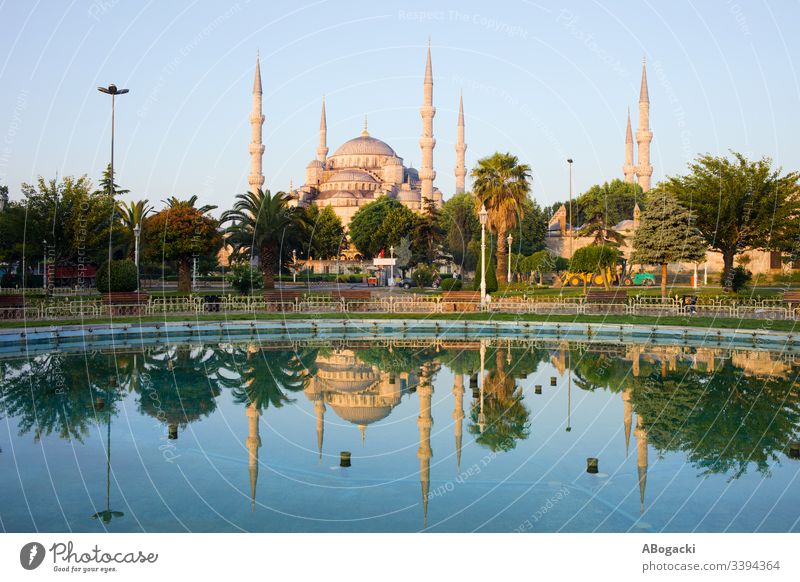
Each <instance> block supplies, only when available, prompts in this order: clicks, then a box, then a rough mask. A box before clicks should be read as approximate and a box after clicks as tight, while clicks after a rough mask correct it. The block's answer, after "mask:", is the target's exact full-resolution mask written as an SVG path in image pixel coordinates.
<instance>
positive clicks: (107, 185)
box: [95, 164, 130, 198]
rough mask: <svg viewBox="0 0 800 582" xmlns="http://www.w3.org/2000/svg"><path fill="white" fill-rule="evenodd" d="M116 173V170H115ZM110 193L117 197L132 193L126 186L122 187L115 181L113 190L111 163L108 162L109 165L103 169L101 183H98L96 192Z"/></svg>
mask: <svg viewBox="0 0 800 582" xmlns="http://www.w3.org/2000/svg"><path fill="white" fill-rule="evenodd" d="M114 174H116V172H114ZM114 180H116V176H115V177H114ZM109 193H110V194H111V195H112V197H114V198H116V196H117V195H119V194H123V195H124V194H128V193H130V190H126V189H124V188H120V187H119V185H118V184H117V183H116V182H114V184H113V190H112V184H111V164H108V166H106V169H105V170H103V175H102V177H101V178H100V184H98V186H97V190H96V191H95V194H109Z"/></svg>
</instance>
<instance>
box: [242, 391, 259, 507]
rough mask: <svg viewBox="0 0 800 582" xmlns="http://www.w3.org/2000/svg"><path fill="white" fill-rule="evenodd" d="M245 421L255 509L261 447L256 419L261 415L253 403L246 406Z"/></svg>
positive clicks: (252, 497) (251, 491) (251, 496)
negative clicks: (246, 422) (246, 423)
mask: <svg viewBox="0 0 800 582" xmlns="http://www.w3.org/2000/svg"><path fill="white" fill-rule="evenodd" d="M246 414H247V421H248V429H249V430H248V434H247V442H246V444H247V450H248V452H249V454H248V458H249V465H250V499H251V509H252V511H255V510H256V482H257V481H258V449H259V448H261V436H260V435H259V434H258V429H259V427H258V420H259V418H260V417H261V411H260V410H259V409H258V408H257V407H256V405H255V404H253V403H250V405H248V407H247V411H246Z"/></svg>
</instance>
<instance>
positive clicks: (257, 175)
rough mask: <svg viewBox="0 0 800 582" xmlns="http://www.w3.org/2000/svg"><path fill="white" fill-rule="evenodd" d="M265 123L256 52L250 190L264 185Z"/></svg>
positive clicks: (248, 181)
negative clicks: (263, 130) (262, 129)
mask: <svg viewBox="0 0 800 582" xmlns="http://www.w3.org/2000/svg"><path fill="white" fill-rule="evenodd" d="M263 125H264V116H263V115H262V113H261V63H260V61H259V58H258V53H256V76H255V79H254V80H253V112H252V113H251V114H250V127H251V128H252V131H253V135H252V141H251V142H250V148H249V149H250V176H248V178H247V183H248V184H250V191H251V192H255V191H256V190H259V189H261V188H262V187H263V186H264V174H263V173H262V168H261V162H262V159H263V157H264V144H262V143H261V128H262V126H263Z"/></svg>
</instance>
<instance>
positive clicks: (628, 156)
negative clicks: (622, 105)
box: [622, 107, 633, 184]
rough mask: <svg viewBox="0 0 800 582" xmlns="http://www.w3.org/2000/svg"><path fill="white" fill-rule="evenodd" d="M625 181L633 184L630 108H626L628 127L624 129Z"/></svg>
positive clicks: (623, 168)
mask: <svg viewBox="0 0 800 582" xmlns="http://www.w3.org/2000/svg"><path fill="white" fill-rule="evenodd" d="M622 171H623V173H624V174H625V181H626V182H627V183H628V184H633V132H632V131H631V109H630V107H629V108H628V127H627V128H626V129H625V165H624V166H622Z"/></svg>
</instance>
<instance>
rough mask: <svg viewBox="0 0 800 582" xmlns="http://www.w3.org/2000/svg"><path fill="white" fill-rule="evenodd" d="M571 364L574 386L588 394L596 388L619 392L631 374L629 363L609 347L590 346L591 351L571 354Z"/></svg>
mask: <svg viewBox="0 0 800 582" xmlns="http://www.w3.org/2000/svg"><path fill="white" fill-rule="evenodd" d="M615 352H616V353H615ZM572 362H573V375H574V378H575V385H576V386H577V387H578V388H580V389H581V390H586V391H589V392H593V391H595V390H597V389H598V388H600V389H603V388H608V389H609V390H610V391H611V392H620V391H622V390H623V389H624V388H625V382H626V381H627V378H628V376H629V375H630V373H631V365H630V362H628V361H626V360H624V359H622V358H621V357H620V354H619V353H618V350H615V349H613V348H612V347H611V346H606V347H605V348H604V346H602V345H599V346H592V350H591V351H586V352H582V353H573V354H572Z"/></svg>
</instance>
